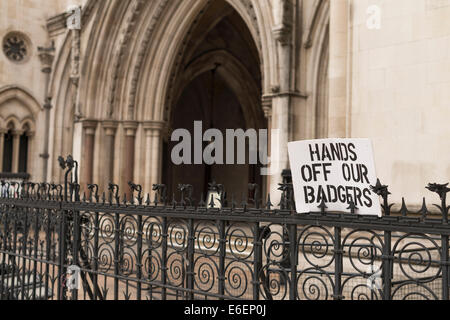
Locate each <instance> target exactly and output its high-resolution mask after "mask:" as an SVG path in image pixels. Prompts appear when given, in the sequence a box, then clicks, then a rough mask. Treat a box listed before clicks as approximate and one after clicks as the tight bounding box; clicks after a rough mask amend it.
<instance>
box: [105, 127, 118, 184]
mask: <svg viewBox="0 0 450 320" xmlns="http://www.w3.org/2000/svg"><path fill="white" fill-rule="evenodd" d="M102 127H103V130H104V133H105V137H104V147H103V150H102V151H103V152H104V155H107V156H106V157H105V162H104V163H103V179H102V181H101V182H102V183H103V186H101V187H103V189H106V188H107V186H108V184H109V183H110V182H114V158H115V157H114V145H115V141H116V131H117V123H116V122H114V121H104V122H103V123H102Z"/></svg>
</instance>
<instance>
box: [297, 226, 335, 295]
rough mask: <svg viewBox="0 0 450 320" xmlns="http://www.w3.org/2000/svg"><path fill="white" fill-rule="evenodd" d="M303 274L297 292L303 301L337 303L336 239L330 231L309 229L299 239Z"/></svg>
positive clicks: (318, 228) (321, 228) (314, 227)
mask: <svg viewBox="0 0 450 320" xmlns="http://www.w3.org/2000/svg"><path fill="white" fill-rule="evenodd" d="M297 241H298V242H297V243H298V255H299V261H298V265H299V272H298V275H297V279H296V291H297V295H298V299H300V300H329V299H333V291H334V282H333V277H332V276H331V275H332V273H333V270H334V261H335V256H334V243H335V239H334V237H333V235H332V233H331V232H330V230H329V229H328V228H325V227H317V226H306V227H304V228H302V229H300V232H299V235H298V240H297Z"/></svg>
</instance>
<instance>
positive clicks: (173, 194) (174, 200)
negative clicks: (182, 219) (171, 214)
mask: <svg viewBox="0 0 450 320" xmlns="http://www.w3.org/2000/svg"><path fill="white" fill-rule="evenodd" d="M172 207H173V208H174V209H175V208H176V207H177V200H176V199H175V192H172Z"/></svg>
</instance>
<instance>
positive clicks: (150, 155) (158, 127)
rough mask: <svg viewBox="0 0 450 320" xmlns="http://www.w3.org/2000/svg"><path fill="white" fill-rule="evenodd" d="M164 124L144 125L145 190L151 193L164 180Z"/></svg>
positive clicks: (156, 122) (157, 122)
mask: <svg viewBox="0 0 450 320" xmlns="http://www.w3.org/2000/svg"><path fill="white" fill-rule="evenodd" d="M165 127H166V125H165V123H164V122H159V121H154V122H147V123H145V124H144V130H145V137H146V140H145V184H144V190H145V191H146V192H151V189H152V186H153V184H160V183H161V179H162V131H163V130H164V128H165Z"/></svg>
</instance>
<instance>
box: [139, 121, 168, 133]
mask: <svg viewBox="0 0 450 320" xmlns="http://www.w3.org/2000/svg"><path fill="white" fill-rule="evenodd" d="M142 126H143V128H144V130H145V131H155V130H157V131H163V130H164V129H165V128H166V127H167V124H166V123H165V122H164V121H146V122H143V123H142Z"/></svg>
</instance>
